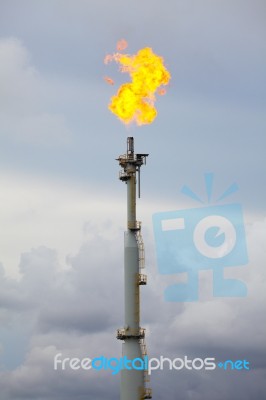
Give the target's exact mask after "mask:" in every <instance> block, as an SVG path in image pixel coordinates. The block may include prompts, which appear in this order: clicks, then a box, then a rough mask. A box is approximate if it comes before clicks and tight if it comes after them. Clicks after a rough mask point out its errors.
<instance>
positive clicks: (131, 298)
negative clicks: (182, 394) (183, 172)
mask: <svg viewBox="0 0 266 400" xmlns="http://www.w3.org/2000/svg"><path fill="white" fill-rule="evenodd" d="M147 156H148V154H134V138H133V137H128V138H127V153H126V154H124V155H122V156H119V158H118V159H117V160H118V162H119V165H120V166H121V167H122V170H121V171H120V173H119V179H120V180H121V181H123V182H125V183H126V184H127V231H126V232H125V237H124V299H125V325H124V328H122V329H118V330H117V339H120V340H123V341H124V342H123V344H122V355H123V357H124V356H125V357H127V359H128V360H133V359H136V358H139V359H144V356H146V355H147V352H146V344H145V329H143V328H141V327H140V286H141V285H146V284H147V276H146V275H144V274H143V273H142V269H143V268H144V244H143V240H142V236H141V223H140V222H139V221H137V220H136V183H137V177H136V174H138V194H139V197H140V167H141V166H142V165H143V164H146V157H147ZM148 378H149V375H148V371H147V370H137V369H131V370H128V369H122V370H121V385H120V399H121V400H141V399H151V397H152V395H151V389H149V388H147V387H146V386H147V381H148Z"/></svg>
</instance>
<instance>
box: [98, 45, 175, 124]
mask: <svg viewBox="0 0 266 400" xmlns="http://www.w3.org/2000/svg"><path fill="white" fill-rule="evenodd" d="M125 48H127V42H126V41H125V40H124V39H122V40H120V41H119V42H118V43H117V50H118V51H122V50H124V49H125ZM111 61H115V62H116V63H118V64H119V65H120V68H119V69H120V71H121V72H124V73H125V72H126V73H128V74H129V75H130V77H131V82H128V83H124V84H123V85H121V86H120V88H119V89H118V92H117V93H116V95H115V96H113V97H112V98H111V102H110V104H109V105H108V108H109V110H111V111H112V112H113V113H114V114H115V115H116V116H117V117H118V118H119V119H120V120H121V121H122V122H124V123H125V124H130V123H132V122H136V124H137V125H144V124H150V123H151V122H153V121H154V119H155V118H156V115H157V111H156V108H155V106H154V104H155V100H156V97H155V94H156V93H158V94H160V95H164V94H165V93H166V89H165V88H163V87H161V86H166V85H168V83H169V81H170V78H171V75H170V73H169V71H168V70H167V69H166V67H165V66H164V60H163V58H162V57H159V56H158V55H156V54H154V53H153V51H152V49H151V48H149V47H145V48H143V49H141V50H139V51H138V53H137V54H135V55H129V54H123V53H120V52H118V53H114V54H112V55H111V54H109V55H107V56H106V57H105V59H104V62H105V64H108V63H109V62H111ZM108 79H111V78H108ZM111 81H112V79H111ZM112 82H113V81H112ZM108 83H109V82H108Z"/></svg>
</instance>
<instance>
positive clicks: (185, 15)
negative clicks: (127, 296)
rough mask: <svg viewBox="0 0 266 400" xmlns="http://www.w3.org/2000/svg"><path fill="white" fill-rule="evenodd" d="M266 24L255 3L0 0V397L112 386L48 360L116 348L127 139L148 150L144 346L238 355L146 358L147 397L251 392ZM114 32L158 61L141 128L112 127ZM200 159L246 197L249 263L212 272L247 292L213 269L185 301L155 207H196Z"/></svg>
mask: <svg viewBox="0 0 266 400" xmlns="http://www.w3.org/2000/svg"><path fill="white" fill-rule="evenodd" d="M265 21H266V3H265V1H264V0H253V1H249V0H230V1H229V0H215V1H211V0H201V1H196V0H194V1H193V0H168V1H162V0H146V1H141V0H135V1H134V2H133V1H128V0H124V1H122V0H113V1H108V0H97V1H96V0H95V1H94V0H75V1H74V0H65V1H63V0H45V1H41V0H24V1H21V0H0V143H1V145H0V152H1V155H0V182H1V191H0V204H1V207H0V227H1V229H0V239H1V240H0V392H1V400H22V399H23V400H30V399H34V400H61V399H62V400H63V399H64V400H66V399H76V400H85V399H94V400H100V399H101V400H102V399H110V400H114V399H117V398H119V377H118V376H112V375H111V373H108V372H102V373H101V372H98V373H96V372H95V373H92V372H91V373H88V372H87V371H70V370H66V371H54V370H53V357H54V355H55V354H56V353H59V352H61V353H62V354H64V355H65V356H66V357H80V358H83V357H94V356H98V355H101V354H103V355H105V356H115V357H119V356H120V354H121V343H120V342H118V341H117V340H116V339H115V331H116V328H118V327H121V326H122V325H123V306H122V304H123V295H122V293H123V286H122V282H123V230H124V229H125V221H126V209H125V208H126V207H125V199H126V197H125V195H126V193H125V189H126V188H125V185H123V184H121V183H120V182H119V180H118V179H117V177H118V171H119V167H118V165H117V162H116V161H115V158H116V157H117V156H119V155H120V154H123V153H124V151H125V145H126V137H127V136H134V137H135V143H136V149H137V151H139V152H141V153H149V154H150V155H149V157H148V163H147V166H145V167H143V169H142V198H141V199H140V200H139V202H138V218H139V219H140V220H142V221H143V236H144V240H145V247H146V264H147V274H148V279H149V285H148V286H147V287H145V288H144V289H143V296H142V325H143V326H144V327H146V328H147V332H148V335H147V341H148V350H149V355H150V356H151V357H156V356H159V355H165V356H168V357H172V358H175V357H178V356H181V357H182V356H184V355H188V356H190V357H192V358H195V357H203V358H205V357H216V358H217V360H221V361H223V360H226V359H230V358H231V359H234V360H236V359H247V360H249V361H250V364H251V370H250V371H233V372H229V371H226V372H225V371H222V370H215V371H209V372H205V371H204V372H203V371H194V372H191V371H180V372H178V371H170V372H169V371H166V370H165V371H157V372H154V374H153V375H152V379H151V386H152V388H153V392H154V399H157V400H159V399H163V398H166V397H167V398H168V399H177V398H178V399H184V400H190V399H191V400H203V399H204V400H211V399H212V400H213V399H215V400H220V399H223V400H231V399H232V398H234V399H236V400H238V399H241V400H251V399H262V398H264V396H265V391H266V387H265V386H266V385H265V368H266V365H265V357H266V343H265V342H266V340H265V337H266V319H265V300H266V299H265V297H266V295H265V281H266V273H265V258H266V246H265V237H266V218H265V217H266V210H265V204H266V190H265V187H266V185H265V184H266V182H265V172H266V171H265V169H266V168H265V147H266V135H265V131H266V130H265V128H266V119H265V105H266V80H265V70H266V44H265V43H266V40H265V39H266V32H265V31H266V29H265V26H266V24H265ZM121 38H125V39H126V40H127V41H128V43H129V48H128V51H129V52H130V53H135V52H136V51H138V50H139V49H140V48H142V47H145V46H149V47H152V48H153V50H154V52H155V53H157V54H159V55H161V56H163V57H164V59H165V63H166V66H167V68H168V69H169V71H170V72H171V75H172V79H171V83H170V86H169V90H168V93H167V95H166V96H164V97H160V98H159V99H158V101H157V103H156V105H157V109H158V116H157V119H156V120H155V122H154V123H153V124H152V125H150V126H143V127H135V126H131V127H127V128H126V127H124V126H123V124H121V123H120V121H118V120H117V118H116V117H115V116H114V115H112V114H111V113H110V112H109V111H108V108H107V104H108V102H109V99H110V97H111V96H112V95H113V94H114V92H115V90H116V89H117V87H118V84H119V82H122V79H123V78H122V77H121V76H119V73H117V70H116V66H115V65H109V66H108V67H106V66H105V65H104V63H103V58H104V57H105V55H106V54H108V53H111V52H113V51H114V50H115V46H116V42H117V41H118V40H119V39H121ZM105 75H110V76H112V77H113V78H114V79H115V82H116V86H108V85H107V84H106V83H105V82H104V80H103V77H104V76H105ZM206 172H212V173H213V174H214V193H213V199H217V198H218V197H219V196H220V195H221V194H222V193H223V192H224V191H225V189H226V188H227V187H229V186H230V184H231V183H233V182H236V183H237V184H238V187H239V190H238V192H236V193H235V194H233V195H232V196H231V197H230V198H229V197H228V198H227V199H226V200H225V203H226V204H230V203H232V202H234V203H240V204H242V207H243V212H244V220H245V229H246V239H247V248H248V256H249V262H248V264H247V265H245V266H235V267H230V268H229V267H228V268H226V269H225V272H224V273H225V276H226V277H232V278H238V279H241V280H243V281H244V282H245V283H246V285H247V287H248V295H247V297H246V298H213V296H212V271H200V283H199V290H200V301H199V302H195V303H179V302H167V301H165V300H164V290H165V288H166V287H167V286H168V285H171V284H174V283H176V282H177V281H178V280H179V276H178V275H177V274H175V275H160V274H159V271H158V268H157V263H156V248H155V241H154V235H153V226H152V215H153V214H154V213H156V212H164V211H169V210H182V209H190V208H195V207H202V206H204V205H202V204H198V203H196V202H195V201H193V200H192V199H189V198H188V197H187V198H186V196H184V195H183V194H182V193H181V191H180V190H181V188H182V186H183V185H187V186H189V187H191V188H192V189H193V190H194V191H195V192H196V193H197V194H198V195H199V196H200V197H201V198H203V200H204V202H205V200H206V201H207V197H206V192H205V186H204V173H206ZM183 278H184V279H185V277H184V276H182V277H181V278H180V279H183ZM154 309H156V310H157V312H156V314H155V313H154Z"/></svg>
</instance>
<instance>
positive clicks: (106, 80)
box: [103, 76, 115, 85]
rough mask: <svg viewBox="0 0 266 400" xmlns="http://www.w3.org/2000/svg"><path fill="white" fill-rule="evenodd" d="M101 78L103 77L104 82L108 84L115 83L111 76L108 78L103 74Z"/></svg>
mask: <svg viewBox="0 0 266 400" xmlns="http://www.w3.org/2000/svg"><path fill="white" fill-rule="evenodd" d="M103 79H104V80H105V82H106V83H108V84H109V85H114V84H115V81H114V80H113V79H112V78H110V77H109V76H104V78H103Z"/></svg>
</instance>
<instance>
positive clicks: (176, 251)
mask: <svg viewBox="0 0 266 400" xmlns="http://www.w3.org/2000/svg"><path fill="white" fill-rule="evenodd" d="M205 183H206V189H207V195H208V201H209V202H210V201H211V195H212V184H213V174H205ZM236 190H237V185H236V184H233V185H231V186H230V187H229V188H228V189H227V190H226V191H225V192H224V193H223V194H222V195H221V196H220V197H219V199H218V201H221V200H223V199H224V198H226V197H227V196H229V195H230V194H233V193H234V192H235V191H236ZM182 192H183V193H184V194H186V195H189V196H190V197H192V198H193V199H195V200H197V201H200V202H201V203H203V201H202V200H201V199H200V198H199V197H198V196H197V195H196V194H195V193H194V192H192V190H191V189H189V188H188V187H187V186H184V187H183V189H182ZM153 227H154V236H155V242H156V252H157V262H158V269H159V272H160V273H161V274H176V273H181V272H186V273H187V276H188V279H187V283H178V284H174V285H171V286H169V287H168V288H166V290H165V299H166V300H167V301H197V300H198V298H199V295H198V273H199V271H200V270H206V269H211V270H212V271H213V296H214V297H220V296H221V297H244V296H246V294H247V288H246V285H245V284H244V282H242V281H239V280H236V279H225V278H224V277H223V269H224V267H232V266H238V265H244V264H247V262H248V256H247V249H246V241H245V230H244V223H243V213H242V209H241V205H240V204H225V205H213V206H208V207H201V208H194V209H188V210H178V211H168V212H160V213H156V214H154V215H153Z"/></svg>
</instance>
